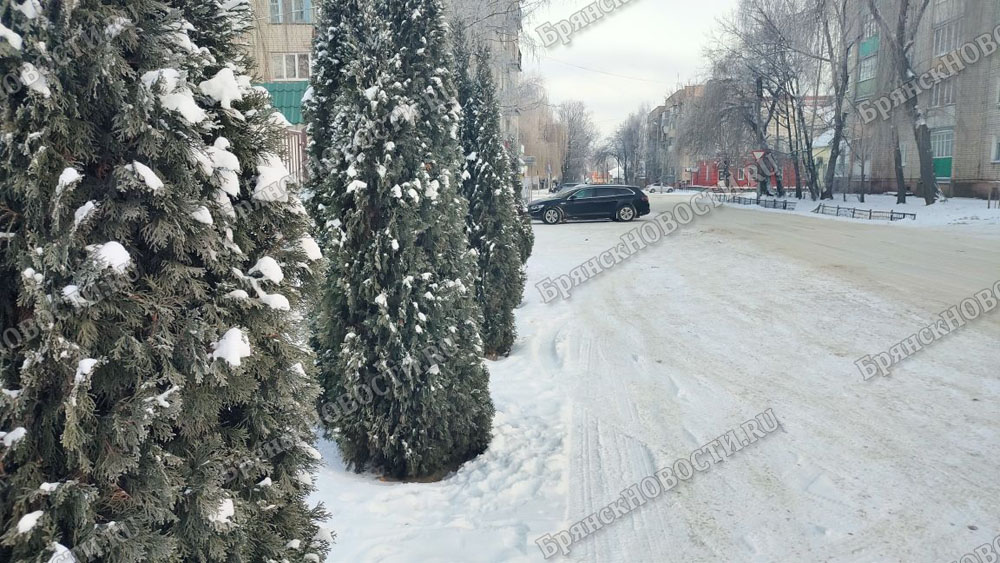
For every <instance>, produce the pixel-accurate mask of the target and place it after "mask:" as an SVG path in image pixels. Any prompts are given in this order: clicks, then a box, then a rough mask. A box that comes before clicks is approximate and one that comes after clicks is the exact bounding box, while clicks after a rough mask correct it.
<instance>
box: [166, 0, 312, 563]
mask: <svg viewBox="0 0 1000 563" xmlns="http://www.w3.org/2000/svg"><path fill="white" fill-rule="evenodd" d="M174 1H176V2H177V4H179V5H180V6H181V7H182V8H183V10H184V14H185V17H186V19H187V20H188V21H189V22H190V23H191V24H192V26H191V27H192V29H191V31H190V37H191V39H192V41H193V43H194V45H197V47H199V48H200V50H201V51H202V52H203V53H204V54H205V55H207V60H206V64H204V65H202V66H201V69H200V70H201V72H200V74H199V76H198V78H197V82H198V88H199V93H200V94H202V95H204V96H205V97H206V98H205V99H204V103H203V104H202V105H203V106H204V107H205V108H206V110H207V112H208V113H209V118H210V120H211V123H212V127H211V130H210V131H208V132H206V133H203V135H202V139H203V141H204V143H205V145H206V146H207V147H209V148H208V150H207V152H204V153H195V154H194V156H195V160H197V161H198V162H199V164H200V165H201V168H202V172H204V173H205V174H206V179H208V186H209V192H210V193H209V197H210V199H209V201H210V202H214V203H215V205H214V206H210V209H211V212H212V214H213V215H214V216H215V220H214V221H213V223H214V225H215V228H216V230H217V231H218V234H219V235H221V236H222V237H224V239H225V241H226V243H225V244H226V249H227V251H228V253H227V255H226V256H225V258H220V259H219V262H222V264H221V265H222V266H223V268H222V269H221V272H222V274H223V275H222V276H221V277H220V279H217V280H213V282H214V283H216V284H217V285H218V286H221V289H219V290H218V291H217V292H216V293H217V295H218V296H222V298H223V299H224V306H223V307H220V312H224V313H225V314H224V315H221V314H220V317H221V320H222V323H221V324H222V326H223V327H227V326H229V327H246V329H247V330H248V332H249V333H250V335H251V336H250V337H249V338H250V340H251V346H252V347H253V348H255V349H258V350H260V357H259V358H256V356H253V357H254V358H255V361H254V362H253V364H252V365H249V366H247V368H246V369H245V370H239V371H238V372H237V373H234V374H233V375H232V376H231V377H232V378H233V379H231V381H232V383H230V385H229V386H228V388H229V389H230V392H229V393H228V394H225V395H223V394H221V393H218V392H216V393H215V394H216V395H218V396H219V397H220V398H219V399H218V401H219V403H218V405H215V406H216V407H217V408H218V409H219V411H220V412H222V413H227V412H231V411H234V410H236V412H237V413H238V416H235V417H233V418H230V419H225V418H224V419H223V420H222V421H221V426H220V424H219V423H217V422H216V421H215V419H214V417H212V418H209V419H208V423H209V426H208V427H199V426H198V425H199V424H204V423H203V422H200V421H197V419H194V418H193V417H192V418H190V419H189V418H188V417H187V416H185V415H186V413H185V412H183V411H182V413H181V421H182V422H183V423H184V425H183V426H182V432H181V435H183V436H185V437H187V438H189V439H191V443H186V444H184V447H185V448H189V449H191V448H198V449H201V450H205V451H215V452H217V454H216V455H217V458H218V459H219V460H220V461H221V462H224V467H225V472H224V473H223V478H224V481H225V482H224V483H223V486H224V488H225V489H227V490H231V491H233V492H234V493H237V494H239V495H241V496H240V497H239V498H238V501H237V502H238V504H237V506H238V507H239V508H241V509H242V510H241V511H240V512H241V515H242V516H243V522H242V523H241V526H239V528H238V529H239V531H240V535H239V537H238V542H239V543H237V544H236V545H235V547H236V548H237V549H234V548H232V547H228V548H227V549H226V553H243V554H246V555H247V556H248V557H249V558H251V559H269V558H274V559H276V560H284V559H298V558H302V557H305V556H306V555H308V554H309V553H314V554H316V555H317V556H320V555H321V554H322V553H323V552H324V551H325V549H326V547H327V546H326V545H325V543H328V542H329V540H330V539H331V538H330V537H329V536H327V535H325V533H322V534H318V530H317V527H316V525H315V521H316V520H317V519H319V518H321V517H322V516H324V515H323V513H322V511H321V510H319V509H312V510H309V509H308V508H307V507H306V496H307V495H308V493H309V492H310V491H311V490H312V483H311V477H310V475H309V469H310V468H311V467H312V466H313V465H315V463H316V461H317V460H318V458H319V455H318V454H317V452H316V450H315V449H313V448H312V446H311V445H310V444H311V442H312V440H313V432H312V428H313V427H314V426H315V424H316V422H317V418H316V417H315V408H314V404H315V400H316V398H317V397H318V396H319V394H320V393H319V387H318V386H317V385H316V384H315V382H314V379H313V378H312V377H308V376H307V375H306V373H307V371H308V373H310V374H311V373H312V372H313V369H312V364H313V361H312V358H311V353H310V352H309V351H308V346H307V344H306V342H307V340H308V327H307V325H306V323H304V322H302V311H303V309H305V307H306V305H307V304H309V303H310V298H311V294H312V290H313V288H314V286H315V281H316V280H315V277H314V275H313V268H314V267H315V266H317V265H319V264H321V263H322V262H321V260H320V258H321V255H320V251H319V247H318V245H317V244H316V242H315V241H314V240H313V239H312V237H311V236H310V234H309V229H310V224H311V220H310V219H309V217H308V214H307V213H306V210H305V208H304V207H303V206H302V204H301V202H300V200H299V195H298V191H299V189H298V186H297V185H296V184H295V183H294V181H292V180H291V179H290V178H289V177H288V172H287V170H286V169H285V167H284V165H283V164H282V163H281V161H280V159H279V158H278V156H277V154H278V152H279V151H280V150H281V147H282V145H283V136H284V135H285V133H284V124H286V123H287V122H285V120H284V118H283V117H282V116H281V114H280V113H278V112H277V111H276V110H275V109H274V108H273V107H272V106H271V103H270V100H269V98H268V95H267V94H266V93H265V92H263V91H262V90H259V89H255V88H251V87H250V77H249V72H250V71H251V70H252V69H251V64H252V63H251V62H250V60H249V57H248V54H247V51H246V49H245V46H244V44H243V42H242V41H241V36H242V35H243V34H245V33H246V31H247V30H248V29H249V28H250V27H251V23H252V22H251V18H252V17H253V16H252V12H251V10H250V5H249V2H248V1H239V0H237V1H232V0H212V1H209V2H205V1H204V0H174ZM192 82H195V80H192ZM234 167H235V169H234ZM236 182H238V185H237V183H236ZM234 191H236V192H237V193H236V194H234V193H233V192H234ZM230 206H232V207H230ZM244 294H246V295H247V297H246V298H244ZM255 338H257V339H259V342H260V345H259V347H255V346H254V345H255V344H257V342H255V341H254V339H255ZM244 381H245V382H244ZM202 385H203V386H205V388H204V389H199V387H198V386H196V385H190V386H189V389H190V394H191V398H189V399H186V400H185V405H190V406H192V408H194V409H199V410H200V409H203V406H202V405H201V397H202V396H212V394H211V390H212V388H213V387H214V386H215V384H214V383H211V382H209V383H203V384H202ZM236 387H238V388H239V389H238V391H234V390H232V389H233V388H236ZM208 404H212V403H208ZM237 409H238V410H237ZM196 412H197V411H196ZM192 421H194V422H192ZM213 426H214V427H213ZM237 429H238V431H237ZM202 431H207V432H208V433H209V434H210V435H214V434H216V433H219V434H221V438H219V439H217V440H214V441H215V442H216V443H214V444H207V445H206V444H205V442H206V440H205V439H204V437H203V436H201V433H202ZM229 433H231V434H229ZM189 457H190V456H189ZM198 457H200V456H198ZM234 463H235V464H237V465H234ZM234 467H236V468H238V472H234ZM190 469H191V471H192V476H191V478H190V479H200V478H203V477H202V476H201V475H199V474H200V473H202V472H203V470H202V469H201V468H199V467H196V466H194V465H193V464H192V467H191V468H190ZM234 473H235V474H234ZM190 479H189V480H190ZM261 482H263V483H266V485H265V486H261V485H260V483H261ZM185 501H186V506H185V508H186V509H187V510H189V511H191V512H193V513H196V512H198V510H199V508H198V505H199V504H200V501H199V500H198V499H194V498H192V495H188V496H186V497H185ZM229 535H230V536H231V535H232V534H229ZM187 540H188V542H189V543H190V544H191V545H194V546H198V545H199V542H200V548H201V549H202V551H205V550H207V549H209V548H211V547H212V546H211V544H210V543H208V542H205V541H204V534H202V533H201V532H200V530H198V529H197V528H192V530H191V535H190V537H189V538H187ZM289 542H291V545H293V546H295V547H291V548H290V547H289ZM255 544H260V545H263V546H265V549H260V548H259V547H256V546H255Z"/></svg>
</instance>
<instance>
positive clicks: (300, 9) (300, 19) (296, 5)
mask: <svg viewBox="0 0 1000 563" xmlns="http://www.w3.org/2000/svg"><path fill="white" fill-rule="evenodd" d="M290 2H291V6H290V8H291V9H290V10H289V17H288V23H309V22H311V21H312V18H310V17H309V14H308V11H309V10H308V9H307V8H306V4H307V2H306V0H290Z"/></svg>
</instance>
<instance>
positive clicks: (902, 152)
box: [899, 143, 910, 167]
mask: <svg viewBox="0 0 1000 563" xmlns="http://www.w3.org/2000/svg"><path fill="white" fill-rule="evenodd" d="M909 152H910V151H909V150H907V148H906V143H899V164H900V165H901V166H904V167H905V166H907V165H908V164H909V163H910V155H909Z"/></svg>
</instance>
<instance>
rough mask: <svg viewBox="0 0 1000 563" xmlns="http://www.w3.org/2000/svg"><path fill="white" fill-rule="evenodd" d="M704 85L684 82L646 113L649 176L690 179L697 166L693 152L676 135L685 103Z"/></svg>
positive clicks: (653, 179)
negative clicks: (685, 148)
mask: <svg viewBox="0 0 1000 563" xmlns="http://www.w3.org/2000/svg"><path fill="white" fill-rule="evenodd" d="M704 91H705V86H704V85H701V84H695V85H690V86H684V87H683V88H680V89H678V90H677V91H676V92H674V93H673V94H671V95H670V96H669V97H667V99H666V101H665V102H664V103H663V105H661V106H657V107H656V108H654V109H653V111H652V112H650V114H649V118H648V120H647V122H648V133H647V140H648V144H649V154H650V158H649V161H650V162H649V165H648V169H649V180H650V181H651V182H656V181H659V182H663V183H666V184H668V185H672V186H676V185H680V184H684V183H690V181H691V180H692V174H693V173H694V172H695V171H696V170H697V166H698V160H697V158H696V156H695V155H692V154H689V153H688V152H687V151H683V150H680V148H679V146H678V143H677V137H678V135H679V133H680V126H681V123H682V120H683V118H684V110H685V106H686V105H687V104H688V103H690V102H691V101H692V100H695V99H697V98H698V97H700V96H701V95H702V94H703V93H704Z"/></svg>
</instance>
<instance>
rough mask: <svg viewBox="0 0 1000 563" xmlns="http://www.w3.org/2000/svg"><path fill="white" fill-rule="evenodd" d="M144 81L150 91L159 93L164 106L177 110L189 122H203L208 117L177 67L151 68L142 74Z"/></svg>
mask: <svg viewBox="0 0 1000 563" xmlns="http://www.w3.org/2000/svg"><path fill="white" fill-rule="evenodd" d="M141 80H142V83H143V84H145V85H146V88H148V89H149V91H150V92H154V93H157V91H156V90H154V87H155V88H158V89H159V91H158V93H157V95H158V96H159V98H160V103H161V104H163V107H165V108H167V109H169V110H172V111H176V112H177V113H179V114H181V116H182V117H183V118H184V119H185V120H187V121H188V122H189V123H192V124H197V123H201V122H202V121H204V120H205V118H207V117H208V114H207V113H205V110H203V109H202V108H201V107H199V106H198V103H197V102H195V100H194V94H193V93H192V92H191V90H190V89H189V88H188V87H187V83H186V82H185V81H183V80H182V79H181V74H180V72H179V71H178V70H177V69H173V68H163V69H160V70H151V71H149V72H147V73H145V74H143V75H142V78H141Z"/></svg>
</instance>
